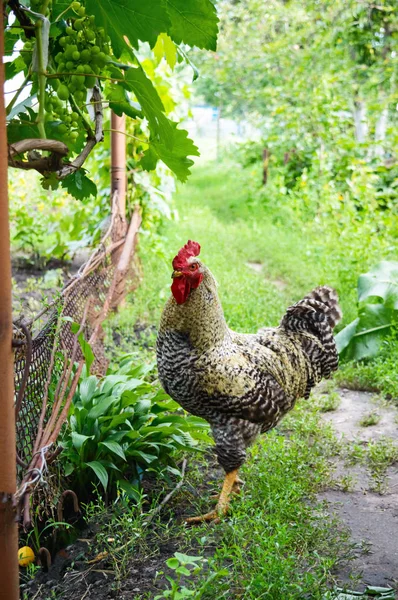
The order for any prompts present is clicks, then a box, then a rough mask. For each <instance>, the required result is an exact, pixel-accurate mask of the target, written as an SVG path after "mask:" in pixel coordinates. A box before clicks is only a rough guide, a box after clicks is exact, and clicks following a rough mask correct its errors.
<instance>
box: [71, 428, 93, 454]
mask: <svg viewBox="0 0 398 600" xmlns="http://www.w3.org/2000/svg"><path fill="white" fill-rule="evenodd" d="M92 439H94V436H93V435H82V434H81V433H77V432H76V431H72V443H73V445H74V447H75V448H76V450H80V449H81V448H82V446H83V445H84V444H85V443H86V442H87V440H92Z"/></svg>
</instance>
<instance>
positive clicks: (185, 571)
mask: <svg viewBox="0 0 398 600" xmlns="http://www.w3.org/2000/svg"><path fill="white" fill-rule="evenodd" d="M176 573H178V574H179V575H187V576H188V575H190V574H191V572H190V571H189V570H188V569H187V568H186V567H183V566H181V567H178V569H176Z"/></svg>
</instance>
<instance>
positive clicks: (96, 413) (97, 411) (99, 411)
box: [87, 397, 117, 419]
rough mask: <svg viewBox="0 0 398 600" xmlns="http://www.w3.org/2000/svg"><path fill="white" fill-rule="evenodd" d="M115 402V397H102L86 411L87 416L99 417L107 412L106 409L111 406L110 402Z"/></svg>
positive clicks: (91, 417)
mask: <svg viewBox="0 0 398 600" xmlns="http://www.w3.org/2000/svg"><path fill="white" fill-rule="evenodd" d="M115 402H117V398H112V397H107V398H102V399H101V400H100V401H99V402H98V404H96V405H95V406H93V408H92V409H91V410H90V412H89V413H88V415H87V418H88V419H98V418H99V417H102V416H103V415H106V414H107V413H108V411H109V410H110V408H111V407H112V404H114V403H115Z"/></svg>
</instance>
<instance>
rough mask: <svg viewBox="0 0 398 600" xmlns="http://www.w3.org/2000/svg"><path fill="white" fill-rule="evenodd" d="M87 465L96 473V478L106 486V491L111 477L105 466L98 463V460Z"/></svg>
mask: <svg viewBox="0 0 398 600" xmlns="http://www.w3.org/2000/svg"><path fill="white" fill-rule="evenodd" d="M85 464H86V465H87V466H88V467H90V469H92V470H93V471H94V473H95V474H96V476H97V477H98V479H99V480H100V482H101V483H102V485H103V486H104V490H105V491H106V488H107V487H108V480H109V477H108V473H107V471H106V469H105V467H104V465H102V464H101V463H100V462H98V460H93V461H91V462H88V463H85Z"/></svg>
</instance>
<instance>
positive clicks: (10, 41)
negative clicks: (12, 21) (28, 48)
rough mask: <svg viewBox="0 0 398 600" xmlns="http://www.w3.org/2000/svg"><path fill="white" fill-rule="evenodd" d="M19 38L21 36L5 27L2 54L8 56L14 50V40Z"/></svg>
mask: <svg viewBox="0 0 398 600" xmlns="http://www.w3.org/2000/svg"><path fill="white" fill-rule="evenodd" d="M20 39H21V36H20V35H18V34H17V33H15V30H14V32H11V31H10V30H9V29H7V30H6V31H5V32H4V55H5V56H9V55H10V54H12V53H13V52H14V46H15V44H16V42H17V41H18V40H20Z"/></svg>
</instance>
